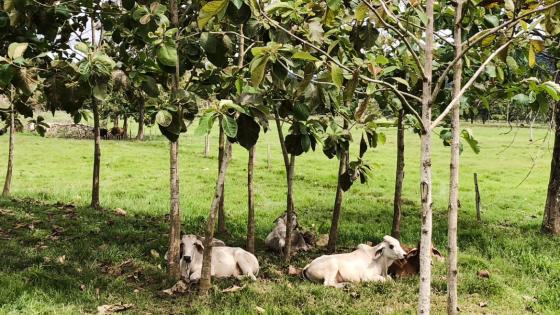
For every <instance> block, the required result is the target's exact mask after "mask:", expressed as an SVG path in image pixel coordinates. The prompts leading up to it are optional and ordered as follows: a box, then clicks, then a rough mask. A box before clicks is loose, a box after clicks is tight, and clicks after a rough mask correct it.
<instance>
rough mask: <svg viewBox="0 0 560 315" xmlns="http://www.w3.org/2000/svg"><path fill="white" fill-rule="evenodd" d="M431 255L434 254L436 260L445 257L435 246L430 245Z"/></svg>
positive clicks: (442, 259)
mask: <svg viewBox="0 0 560 315" xmlns="http://www.w3.org/2000/svg"><path fill="white" fill-rule="evenodd" d="M432 255H434V256H435V257H436V261H444V260H445V258H444V257H443V255H442V254H441V253H440V251H439V250H437V249H436V248H434V247H432Z"/></svg>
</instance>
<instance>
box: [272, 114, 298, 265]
mask: <svg viewBox="0 0 560 315" xmlns="http://www.w3.org/2000/svg"><path fill="white" fill-rule="evenodd" d="M274 121H275V122H276V130H277V131H278V139H279V140H280V147H281V148H282V157H283V158H284V167H285V168H286V181H287V186H288V193H287V195H286V211H287V218H286V219H287V220H288V222H286V245H285V246H284V260H285V261H286V262H289V261H290V254H291V250H292V238H291V236H292V231H291V230H292V218H293V211H294V196H293V186H292V184H293V177H294V168H295V156H293V155H292V156H290V155H289V154H288V149H286V144H285V143H284V132H283V131H282V125H281V124H280V115H279V114H278V109H275V111H274Z"/></svg>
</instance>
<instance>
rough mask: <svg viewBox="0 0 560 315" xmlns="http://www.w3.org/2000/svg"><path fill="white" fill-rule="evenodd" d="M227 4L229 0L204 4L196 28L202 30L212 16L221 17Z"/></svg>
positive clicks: (218, 0) (215, 0)
mask: <svg viewBox="0 0 560 315" xmlns="http://www.w3.org/2000/svg"><path fill="white" fill-rule="evenodd" d="M228 4H229V0H214V1H210V2H208V3H206V4H205V5H204V6H203V7H202V9H200V14H199V16H198V27H199V28H200V29H203V28H204V27H205V26H206V24H208V22H209V21H210V19H212V18H213V17H214V16H223V15H224V14H225V12H226V9H227V6H228Z"/></svg>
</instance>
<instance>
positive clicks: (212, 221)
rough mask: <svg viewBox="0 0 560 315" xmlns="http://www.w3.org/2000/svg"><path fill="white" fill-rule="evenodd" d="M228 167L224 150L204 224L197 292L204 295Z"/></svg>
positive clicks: (209, 278)
mask: <svg viewBox="0 0 560 315" xmlns="http://www.w3.org/2000/svg"><path fill="white" fill-rule="evenodd" d="M227 167H228V156H227V151H225V152H224V156H223V159H222V163H221V165H220V167H219V170H220V171H219V172H218V179H217V180H216V189H215V193H214V199H213V200H212V205H211V207H210V214H209V215H208V222H207V225H206V234H205V238H204V252H203V254H202V256H203V257H202V271H201V277H200V283H199V294H201V295H205V294H207V293H208V290H210V287H211V286H212V282H211V277H212V274H211V271H212V270H211V268H210V267H211V266H212V238H213V237H214V226H215V225H216V215H217V212H218V208H219V204H220V199H221V194H222V191H223V188H224V181H225V177H226V170H227Z"/></svg>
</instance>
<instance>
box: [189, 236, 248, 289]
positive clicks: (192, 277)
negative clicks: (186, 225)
mask: <svg viewBox="0 0 560 315" xmlns="http://www.w3.org/2000/svg"><path fill="white" fill-rule="evenodd" d="M220 242H221V241H220ZM222 243H223V242H222ZM203 250H204V245H203V244H202V241H201V240H200V239H199V238H197V237H196V235H183V237H182V239H181V250H180V259H181V261H180V266H181V276H182V277H183V278H184V279H186V280H189V281H198V280H200V276H201V271H202V253H203ZM211 270H212V276H214V277H218V278H225V277H237V278H241V277H249V278H251V279H252V280H257V278H256V276H257V274H258V273H259V262H258V261H257V258H256V257H255V255H253V254H251V253H249V252H248V251H246V250H244V249H242V248H239V247H227V246H217V247H214V246H212V265H211Z"/></svg>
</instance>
